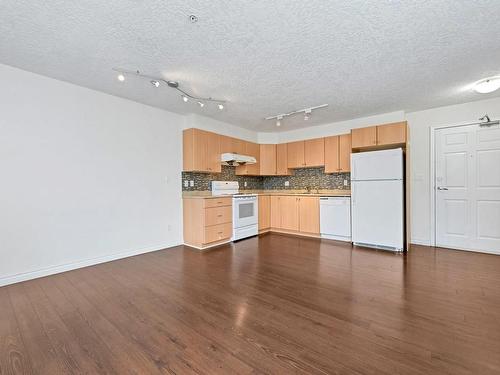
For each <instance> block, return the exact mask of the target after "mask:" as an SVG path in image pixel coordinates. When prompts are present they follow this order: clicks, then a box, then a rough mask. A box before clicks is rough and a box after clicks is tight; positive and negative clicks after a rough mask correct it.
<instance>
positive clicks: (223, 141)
mask: <svg viewBox="0 0 500 375" xmlns="http://www.w3.org/2000/svg"><path fill="white" fill-rule="evenodd" d="M227 152H229V153H232V154H240V155H243V154H244V153H245V141H244V140H242V139H238V138H233V137H228V136H225V135H221V136H220V153H221V154H224V153H227Z"/></svg>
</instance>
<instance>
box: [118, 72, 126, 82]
mask: <svg viewBox="0 0 500 375" xmlns="http://www.w3.org/2000/svg"><path fill="white" fill-rule="evenodd" d="M116 78H117V79H118V81H120V82H123V81H125V76H124V75H123V74H121V73H120V74H118V76H117V77H116Z"/></svg>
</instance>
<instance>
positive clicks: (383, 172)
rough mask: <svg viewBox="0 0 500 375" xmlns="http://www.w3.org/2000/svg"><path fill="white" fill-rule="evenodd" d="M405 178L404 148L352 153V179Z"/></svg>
mask: <svg viewBox="0 0 500 375" xmlns="http://www.w3.org/2000/svg"><path fill="white" fill-rule="evenodd" d="M400 179H403V150H402V149H400V148H397V149H393V150H383V151H370V152H358V153H355V154H351V181H369V180H400Z"/></svg>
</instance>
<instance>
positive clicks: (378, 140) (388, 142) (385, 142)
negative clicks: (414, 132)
mask: <svg viewBox="0 0 500 375" xmlns="http://www.w3.org/2000/svg"><path fill="white" fill-rule="evenodd" d="M407 128H408V127H407V124H406V121H402V122H393V123H390V124H383V125H377V126H370V127H368V128H361V129H352V131H351V136H352V148H353V149H364V148H368V149H370V148H374V149H383V148H391V147H394V146H396V145H400V146H402V147H405V146H406V140H407V132H408V129H407Z"/></svg>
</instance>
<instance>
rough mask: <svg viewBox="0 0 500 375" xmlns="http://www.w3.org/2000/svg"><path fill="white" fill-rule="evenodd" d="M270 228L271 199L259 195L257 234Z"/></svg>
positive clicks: (267, 196)
mask: <svg viewBox="0 0 500 375" xmlns="http://www.w3.org/2000/svg"><path fill="white" fill-rule="evenodd" d="M269 228H271V197H270V196H269V195H259V232H260V231H265V230H268V229H269Z"/></svg>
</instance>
